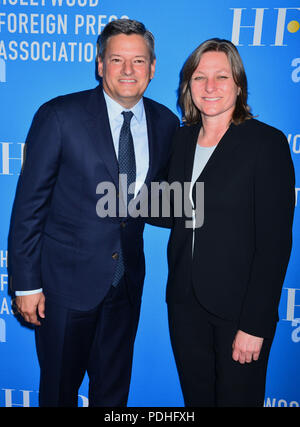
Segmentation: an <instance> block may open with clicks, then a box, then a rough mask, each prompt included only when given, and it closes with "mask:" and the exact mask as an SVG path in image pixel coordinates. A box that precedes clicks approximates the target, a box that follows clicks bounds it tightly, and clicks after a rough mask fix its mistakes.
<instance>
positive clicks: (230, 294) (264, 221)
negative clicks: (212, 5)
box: [167, 39, 295, 406]
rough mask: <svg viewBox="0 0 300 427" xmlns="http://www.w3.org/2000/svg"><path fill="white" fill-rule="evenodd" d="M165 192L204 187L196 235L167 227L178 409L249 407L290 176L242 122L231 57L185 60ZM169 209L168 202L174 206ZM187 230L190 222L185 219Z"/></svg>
mask: <svg viewBox="0 0 300 427" xmlns="http://www.w3.org/2000/svg"><path fill="white" fill-rule="evenodd" d="M179 104H180V106H181V108H182V111H183V121H184V122H185V125H184V126H183V127H182V128H180V129H179V130H178V131H177V134H176V136H175V145H174V152H173V156H172V159H171V163H170V169H169V180H168V181H169V183H172V182H180V183H182V184H183V183H184V182H193V181H194V180H196V183H199V182H204V206H202V207H201V206H199V204H198V206H197V200H195V196H196V191H195V188H196V185H194V186H193V192H192V199H191V202H192V203H193V204H194V207H195V209H196V211H197V210H198V212H199V209H201V208H202V209H204V211H203V214H204V222H203V224H202V225H201V224H198V225H197V223H196V226H195V227H194V228H187V227H186V220H187V217H185V216H183V217H175V218H174V219H173V224H172V231H171V236H170V241H169V246H168V263H169V278H168V285H167V302H168V313H169V326H170V335H171V342H172V347H173V351H174V355H175V360H176V364H177V368H178V372H179V377H180V382H181V386H182V391H183V396H184V400H185V404H186V406H261V405H263V401H264V390H265V377H266V369H267V362H268V355H269V351H270V347H271V344H272V339H273V336H274V332H275V328H276V322H277V320H278V314H277V313H278V304H279V300H280V294H281V289H282V284H283V280H284V276H285V272H286V268H287V265H288V261H289V256H290V251H291V244H292V222H293V211H294V204H295V201H294V194H295V193H294V169H293V164H292V160H291V156H290V151H289V146H288V143H287V140H286V138H285V136H284V135H283V133H282V132H281V131H279V130H277V129H275V128H273V127H271V126H268V125H266V124H264V123H262V122H260V121H258V120H256V119H254V118H253V116H252V114H251V113H250V108H249V107H248V105H247V79H246V74H245V71H244V67H243V64H242V61H241V58H240V56H239V53H238V51H237V49H236V47H235V46H234V45H233V44H232V43H231V42H229V41H226V40H220V39H212V40H208V41H206V42H204V43H202V44H201V45H200V46H199V47H198V48H197V49H196V50H195V51H194V52H193V53H192V54H191V56H190V57H189V58H188V60H187V61H186V63H185V65H184V67H183V70H182V79H181V85H180V98H179ZM175 202H176V200H175ZM196 219H197V217H196Z"/></svg>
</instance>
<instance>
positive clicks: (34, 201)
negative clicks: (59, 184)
mask: <svg viewBox="0 0 300 427" xmlns="http://www.w3.org/2000/svg"><path fill="white" fill-rule="evenodd" d="M25 150H26V151H25V158H24V164H23V169H22V172H21V175H20V178H19V181H18V185H17V190H16V196H15V201H14V205H13V210H12V217H11V225H10V232H9V239H8V253H9V267H8V269H9V275H10V276H11V277H10V282H11V288H12V290H20V291H27V290H34V289H39V288H41V287H42V283H41V274H40V257H41V244H42V239H41V237H42V233H43V228H44V225H45V221H46V218H47V215H48V210H49V203H50V200H51V194H52V191H53V188H54V185H55V181H56V176H57V172H58V168H59V159H60V152H61V135H60V126H59V123H58V119H57V116H56V113H55V110H54V108H53V107H51V105H49V104H45V105H44V106H42V107H41V108H40V109H39V110H38V112H37V113H36V115H35V117H34V119H33V122H32V125H31V128H30V130H29V133H28V136H27V139H26V144H25Z"/></svg>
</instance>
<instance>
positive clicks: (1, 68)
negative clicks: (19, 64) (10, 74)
mask: <svg viewBox="0 0 300 427" xmlns="http://www.w3.org/2000/svg"><path fill="white" fill-rule="evenodd" d="M5 82H6V63H5V61H4V59H2V58H0V83H5Z"/></svg>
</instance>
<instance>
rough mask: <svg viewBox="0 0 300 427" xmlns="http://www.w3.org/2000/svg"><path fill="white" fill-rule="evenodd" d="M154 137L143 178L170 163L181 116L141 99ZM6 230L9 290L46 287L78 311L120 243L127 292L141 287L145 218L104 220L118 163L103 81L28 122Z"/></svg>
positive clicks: (110, 268) (95, 299)
mask: <svg viewBox="0 0 300 427" xmlns="http://www.w3.org/2000/svg"><path fill="white" fill-rule="evenodd" d="M144 107H145V113H146V120H147V130H148V140H149V171H148V175H147V177H146V184H147V185H148V187H149V184H150V183H151V181H156V180H159V178H160V177H161V175H162V173H163V171H164V169H165V168H166V166H167V163H168V160H169V156H170V151H171V140H172V136H173V133H174V131H175V129H176V128H177V127H178V124H179V122H178V118H177V117H176V116H175V115H174V114H173V113H172V112H171V111H170V110H169V109H167V108H166V107H164V106H163V105H161V104H158V103H157V102H154V101H152V100H150V99H148V98H144ZM25 147H26V152H25V160H24V166H23V170H22V172H21V175H20V179H19V182H18V186H17V191H16V197H15V202H14V206H13V212H12V218H11V227H10V233H9V246H8V247H9V273H10V276H11V288H12V290H20V291H26V290H32V289H38V288H43V291H44V293H45V295H46V297H48V298H52V299H53V298H54V299H55V300H56V301H58V302H59V303H61V304H63V305H65V306H67V307H69V308H73V309H78V310H89V309H91V308H93V307H95V306H96V305H97V304H99V303H100V302H101V301H102V299H103V298H104V296H105V295H106V294H107V291H108V289H109V287H110V286H111V283H112V280H113V277H114V272H115V268H116V263H117V254H118V253H119V251H120V247H121V245H122V248H123V256H124V259H125V265H126V277H127V281H128V285H129V291H130V294H131V296H132V298H134V299H139V298H140V296H141V293H142V287H143V281H144V275H145V262H144V253H143V229H144V219H143V218H141V217H140V218H130V217H127V218H125V219H124V218H119V217H115V218H110V217H106V218H100V217H99V216H98V215H97V212H96V205H97V202H98V200H99V198H100V197H101V196H100V195H99V194H96V188H97V185H98V184H99V183H100V182H112V183H113V184H115V186H116V188H117V189H118V185H119V182H118V181H119V178H118V162H117V158H116V154H115V149H114V146H113V140H112V136H111V131H110V126H109V120H108V114H107V109H106V103H105V100H104V96H103V92H102V87H101V86H98V87H97V88H96V89H92V90H87V91H83V92H79V93H74V94H70V95H66V96H61V97H58V98H55V99H53V100H51V101H49V102H47V103H46V104H44V105H43V106H42V107H41V108H40V109H39V110H38V112H37V114H36V115H35V117H34V120H33V123H32V125H31V128H30V131H29V134H28V137H27V141H26V145H25Z"/></svg>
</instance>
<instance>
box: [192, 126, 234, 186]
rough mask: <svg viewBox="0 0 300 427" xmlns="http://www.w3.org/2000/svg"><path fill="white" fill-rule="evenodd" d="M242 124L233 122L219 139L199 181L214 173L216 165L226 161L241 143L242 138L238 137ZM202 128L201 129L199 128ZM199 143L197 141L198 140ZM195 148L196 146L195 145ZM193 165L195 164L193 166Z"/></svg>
mask: <svg viewBox="0 0 300 427" xmlns="http://www.w3.org/2000/svg"><path fill="white" fill-rule="evenodd" d="M238 126H242V125H235V124H233V123H231V125H230V126H229V128H228V129H227V131H226V132H225V134H224V135H223V137H222V138H221V140H220V141H219V143H218V145H217V147H216V148H215V150H214V152H213V153H212V155H211V156H210V158H209V159H208V162H207V163H206V165H205V166H204V168H203V170H202V172H201V174H200V175H199V177H198V179H197V181H204V180H205V179H206V178H207V177H208V176H209V174H210V173H213V170H214V167H216V166H217V164H218V162H220V161H221V162H226V158H227V157H228V156H230V152H231V150H233V149H234V147H235V146H236V145H238V144H239V142H240V138H238V137H237V128H238ZM199 130H200V129H199ZM196 143H197V141H196ZM194 148H195V147H194ZM192 167H193V166H192Z"/></svg>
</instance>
